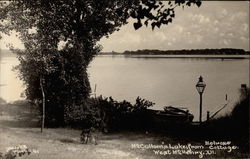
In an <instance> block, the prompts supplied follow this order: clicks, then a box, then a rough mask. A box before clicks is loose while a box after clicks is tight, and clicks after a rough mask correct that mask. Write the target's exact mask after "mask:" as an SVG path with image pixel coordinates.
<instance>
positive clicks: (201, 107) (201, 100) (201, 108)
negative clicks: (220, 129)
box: [200, 93, 202, 124]
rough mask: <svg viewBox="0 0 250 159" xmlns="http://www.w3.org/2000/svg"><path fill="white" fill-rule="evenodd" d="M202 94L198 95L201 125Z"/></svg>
mask: <svg viewBox="0 0 250 159" xmlns="http://www.w3.org/2000/svg"><path fill="white" fill-rule="evenodd" d="M201 117H202V93H200V124H201V123H202V119H201Z"/></svg>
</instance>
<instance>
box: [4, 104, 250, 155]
mask: <svg viewBox="0 0 250 159" xmlns="http://www.w3.org/2000/svg"><path fill="white" fill-rule="evenodd" d="M80 133H81V131H80V130H75V129H70V128H53V129H52V128H49V129H44V132H43V133H41V132H40V128H39V115H38V113H37V112H36V111H34V109H33V108H32V107H31V106H30V105H29V104H28V103H27V102H25V101H19V102H16V103H13V104H8V103H2V104H1V105H0V152H5V151H6V148H7V147H10V146H16V145H20V144H24V145H27V147H28V148H30V149H37V150H38V151H39V153H37V154H35V153H32V154H31V155H29V156H25V158H27V159H38V158H39V159H82V158H84V159H117V158H119V159H128V158H129V159H130V158H137V159H155V158H198V155H191V156H190V155H182V156H180V155H168V156H162V155H155V154H154V152H153V151H152V150H149V149H133V148H132V147H131V145H132V144H157V145H161V144H163V143H164V144H178V143H180V144H188V143H191V144H195V145H204V141H194V140H190V139H188V138H182V137H181V136H175V135H173V134H168V133H167V132H165V133H153V132H145V131H141V132H129V131H123V132H116V133H109V134H102V133H97V134H96V135H97V137H98V145H94V144H81V143H80ZM208 157H209V158H211V157H212V158H224V157H227V158H244V157H246V154H242V153H241V152H240V151H234V152H232V153H227V152H225V151H216V155H214V156H208ZM22 158H23V157H22Z"/></svg>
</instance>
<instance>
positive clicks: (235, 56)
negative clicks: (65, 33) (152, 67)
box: [97, 54, 250, 60]
mask: <svg viewBox="0 0 250 159" xmlns="http://www.w3.org/2000/svg"><path fill="white" fill-rule="evenodd" d="M97 56H99V57H102V56H103V57H105V56H108V57H125V58H186V59H188V58H197V59H222V60H223V59H250V55H125V54H98V55H97Z"/></svg>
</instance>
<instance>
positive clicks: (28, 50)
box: [0, 0, 201, 124]
mask: <svg viewBox="0 0 250 159" xmlns="http://www.w3.org/2000/svg"><path fill="white" fill-rule="evenodd" d="M191 5H197V6H198V7H199V6H200V5H201V1H200V0H188V1H185V0H175V1H167V2H162V1H156V0H101V1H99V0H9V1H1V2H0V20H1V22H0V32H3V33H6V34H8V33H10V31H12V30H15V31H16V32H18V35H19V38H20V39H21V40H22V42H23V43H24V46H25V50H19V51H17V52H18V54H19V55H20V56H19V60H20V65H19V67H18V68H19V71H20V77H21V79H22V80H23V81H24V82H25V85H26V96H27V98H28V99H30V100H32V101H35V100H36V101H39V102H40V103H43V104H44V105H43V110H45V109H44V108H45V104H46V114H47V116H46V121H47V122H48V123H52V122H53V121H55V123H60V124H63V123H65V122H70V121H72V120H75V119H77V117H78V116H81V115H82V112H84V111H86V109H88V108H86V104H85V101H86V99H87V98H88V97H89V94H90V91H91V90H90V84H89V80H88V74H87V67H88V65H89V63H90V62H91V60H92V59H93V57H94V56H95V55H96V54H97V53H98V52H99V51H100V46H98V45H97V42H98V41H99V40H100V39H101V38H102V37H104V36H109V35H110V34H112V33H113V32H114V31H116V30H119V28H120V27H121V26H122V25H125V24H126V23H127V21H128V19H129V18H133V19H135V23H134V24H133V25H134V28H135V29H139V28H140V27H141V26H143V25H146V26H148V25H149V26H150V27H151V28H152V29H154V28H155V27H158V28H160V27H161V25H166V24H168V23H171V22H172V19H173V18H174V17H175V10H174V9H175V8H176V7H178V6H179V7H184V6H191ZM59 46H63V47H62V48H60V47H59ZM40 105H41V104H40ZM77 114H80V115H77ZM43 115H44V113H43Z"/></svg>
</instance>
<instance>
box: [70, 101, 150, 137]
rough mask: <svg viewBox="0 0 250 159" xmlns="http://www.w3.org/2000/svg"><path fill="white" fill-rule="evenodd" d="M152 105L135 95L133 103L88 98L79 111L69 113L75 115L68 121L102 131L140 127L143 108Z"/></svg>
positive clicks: (81, 126) (72, 124)
mask: <svg viewBox="0 0 250 159" xmlns="http://www.w3.org/2000/svg"><path fill="white" fill-rule="evenodd" d="M153 105H154V103H152V102H150V101H148V100H145V99H141V98H140V97H137V99H136V102H135V104H131V103H130V102H128V101H126V100H124V101H122V102H118V101H116V100H114V99H113V98H112V97H109V98H103V97H102V96H100V97H97V98H90V99H89V100H88V101H87V102H86V103H85V105H84V106H83V107H82V108H79V109H81V111H79V110H78V111H77V112H76V113H74V111H75V110H72V112H71V113H72V114H75V115H74V117H71V120H70V121H68V123H69V124H70V125H71V126H74V127H79V128H82V129H89V128H90V127H95V128H97V129H99V130H101V131H103V132H107V131H116V130H120V129H131V128H136V129H138V128H139V129H140V128H142V127H143V124H142V123H143V121H145V119H144V118H145V116H144V115H145V113H144V110H146V109H147V108H148V107H151V106H153ZM83 108H87V109H83ZM79 112H80V113H79ZM76 114H77V115H76ZM144 125H145V124H144Z"/></svg>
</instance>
